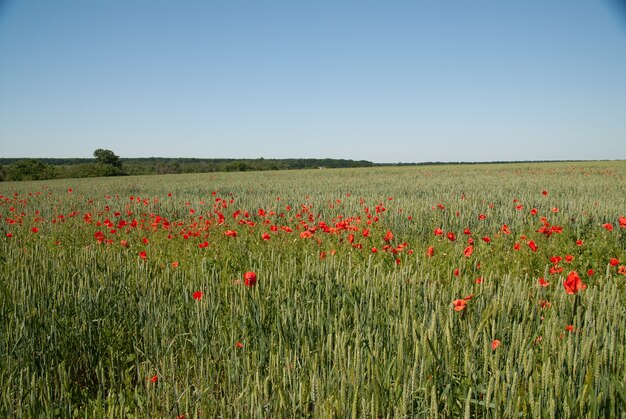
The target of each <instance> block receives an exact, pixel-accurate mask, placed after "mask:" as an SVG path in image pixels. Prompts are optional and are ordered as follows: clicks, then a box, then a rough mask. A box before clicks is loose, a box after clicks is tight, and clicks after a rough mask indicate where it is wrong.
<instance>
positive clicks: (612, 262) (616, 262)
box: [609, 258, 619, 266]
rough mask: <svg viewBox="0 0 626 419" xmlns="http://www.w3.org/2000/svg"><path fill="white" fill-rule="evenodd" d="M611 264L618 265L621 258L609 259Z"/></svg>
mask: <svg viewBox="0 0 626 419" xmlns="http://www.w3.org/2000/svg"><path fill="white" fill-rule="evenodd" d="M609 265H611V266H617V265H619V259H617V258H611V260H609Z"/></svg>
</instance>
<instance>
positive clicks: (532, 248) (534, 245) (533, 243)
mask: <svg viewBox="0 0 626 419" xmlns="http://www.w3.org/2000/svg"><path fill="white" fill-rule="evenodd" d="M528 247H530V250H532V251H533V252H536V251H537V244H535V241H534V240H531V241H529V242H528Z"/></svg>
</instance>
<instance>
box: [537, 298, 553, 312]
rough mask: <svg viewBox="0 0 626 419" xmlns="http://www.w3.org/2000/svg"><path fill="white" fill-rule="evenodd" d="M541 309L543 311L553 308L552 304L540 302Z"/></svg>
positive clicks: (544, 301)
mask: <svg viewBox="0 0 626 419" xmlns="http://www.w3.org/2000/svg"><path fill="white" fill-rule="evenodd" d="M539 307H541V309H542V310H543V309H546V308H550V307H552V304H550V301H546V300H539Z"/></svg>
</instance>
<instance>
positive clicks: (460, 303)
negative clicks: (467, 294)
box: [452, 298, 467, 311]
mask: <svg viewBox="0 0 626 419" xmlns="http://www.w3.org/2000/svg"><path fill="white" fill-rule="evenodd" d="M452 305H453V306H454V311H461V310H464V309H465V307H466V306H467V301H466V300H463V299H460V298H459V299H457V300H454V301H453V302H452Z"/></svg>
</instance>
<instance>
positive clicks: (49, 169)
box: [0, 149, 375, 181]
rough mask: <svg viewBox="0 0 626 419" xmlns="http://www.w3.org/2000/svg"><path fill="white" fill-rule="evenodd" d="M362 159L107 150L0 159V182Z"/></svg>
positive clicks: (361, 163)
mask: <svg viewBox="0 0 626 419" xmlns="http://www.w3.org/2000/svg"><path fill="white" fill-rule="evenodd" d="M374 165H375V164H374V163H372V162H369V161H365V160H358V161H355V160H345V159H264V158H259V159H200V158H164V157H149V158H124V159H122V158H120V157H119V156H117V155H115V153H113V152H112V151H111V150H103V149H98V150H96V151H94V159H72V158H39V159H31V158H28V159H11V158H0V181H20V180H45V179H64V178H83V177H101V176H124V175H153V174H180V173H207V172H243V171H264V170H297V169H312V168H315V169H317V168H346V167H371V166H374Z"/></svg>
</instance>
